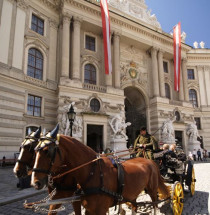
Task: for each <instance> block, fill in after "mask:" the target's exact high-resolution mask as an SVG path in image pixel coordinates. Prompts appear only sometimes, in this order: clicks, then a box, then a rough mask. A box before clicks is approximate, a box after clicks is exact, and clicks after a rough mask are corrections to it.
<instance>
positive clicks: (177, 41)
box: [173, 22, 181, 91]
mask: <svg viewBox="0 0 210 215" xmlns="http://www.w3.org/2000/svg"><path fill="white" fill-rule="evenodd" d="M173 37H174V90H175V91H179V85H180V63H181V24H180V22H179V23H178V24H177V25H176V26H175V27H174V33H173Z"/></svg>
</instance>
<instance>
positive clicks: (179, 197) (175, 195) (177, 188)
mask: <svg viewBox="0 0 210 215" xmlns="http://www.w3.org/2000/svg"><path fill="white" fill-rule="evenodd" d="M171 206H172V210H173V214H174V215H181V214H182V210H183V206H184V190H183V187H182V184H181V183H180V182H175V184H174V185H173V188H172V197H171Z"/></svg>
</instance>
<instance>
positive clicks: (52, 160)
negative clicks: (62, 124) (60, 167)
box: [32, 136, 61, 175]
mask: <svg viewBox="0 0 210 215" xmlns="http://www.w3.org/2000/svg"><path fill="white" fill-rule="evenodd" d="M44 140H49V141H50V142H49V143H45V144H44V145H43V146H42V144H40V143H41V142H42V141H44ZM40 143H39V144H38V145H37V146H36V148H35V151H37V152H38V151H41V150H42V149H43V148H45V147H50V146H51V147H52V144H54V146H53V147H54V148H53V153H52V154H51V155H50V157H51V160H50V167H49V168H48V170H45V169H41V168H33V169H32V172H40V173H45V174H47V175H51V174H52V172H51V168H52V165H53V164H54V162H55V157H56V153H57V152H58V153H59V155H60V157H61V154H60V149H59V147H58V145H57V144H56V139H54V138H51V137H47V136H44V137H41V138H40Z"/></svg>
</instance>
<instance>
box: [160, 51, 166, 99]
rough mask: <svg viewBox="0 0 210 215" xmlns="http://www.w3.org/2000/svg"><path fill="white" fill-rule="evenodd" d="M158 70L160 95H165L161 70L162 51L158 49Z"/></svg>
mask: <svg viewBox="0 0 210 215" xmlns="http://www.w3.org/2000/svg"><path fill="white" fill-rule="evenodd" d="M158 70H159V73H158V74H159V87H160V96H161V97H165V96H166V93H165V81H164V71H163V51H162V50H159V52H158Z"/></svg>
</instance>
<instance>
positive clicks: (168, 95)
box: [165, 83, 171, 99]
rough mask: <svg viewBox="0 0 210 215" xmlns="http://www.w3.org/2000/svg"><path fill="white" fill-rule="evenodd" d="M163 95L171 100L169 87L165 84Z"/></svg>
mask: <svg viewBox="0 0 210 215" xmlns="http://www.w3.org/2000/svg"><path fill="white" fill-rule="evenodd" d="M165 93H166V98H168V99H171V94H170V87H169V85H168V84H166V83H165Z"/></svg>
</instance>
